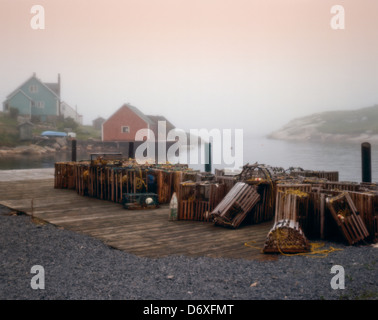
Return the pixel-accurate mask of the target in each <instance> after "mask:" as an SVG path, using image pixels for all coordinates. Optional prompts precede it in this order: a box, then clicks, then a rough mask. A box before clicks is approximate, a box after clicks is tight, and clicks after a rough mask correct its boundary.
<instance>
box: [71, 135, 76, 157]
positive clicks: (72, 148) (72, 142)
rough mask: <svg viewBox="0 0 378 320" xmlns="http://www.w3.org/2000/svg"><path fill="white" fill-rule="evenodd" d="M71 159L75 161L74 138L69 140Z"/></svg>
mask: <svg viewBox="0 0 378 320" xmlns="http://www.w3.org/2000/svg"><path fill="white" fill-rule="evenodd" d="M71 150H72V151H71V161H73V162H76V139H72V141H71Z"/></svg>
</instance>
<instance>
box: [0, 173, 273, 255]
mask: <svg viewBox="0 0 378 320" xmlns="http://www.w3.org/2000/svg"><path fill="white" fill-rule="evenodd" d="M0 188H1V190H2V192H1V194H0V203H1V204H7V205H9V206H10V207H13V208H15V209H17V210H18V209H20V210H21V211H24V212H26V213H28V214H30V213H31V200H32V199H34V204H33V205H34V216H35V217H37V218H40V219H43V220H45V221H48V222H50V223H53V224H55V225H56V226H59V227H63V228H65V229H69V230H73V231H75V232H79V233H82V234H86V235H89V236H92V237H96V238H98V239H100V240H101V241H103V242H104V243H106V244H107V245H109V246H112V247H114V248H117V249H120V250H125V251H127V252H129V253H132V254H136V255H139V256H144V257H153V258H158V257H164V256H168V255H171V254H174V255H185V256H192V257H200V256H207V257H217V258H220V257H223V258H233V259H247V260H252V259H259V260H267V259H272V258H274V257H269V256H266V255H263V254H261V252H260V250H257V249H254V248H250V247H246V246H245V245H244V243H245V242H248V241H254V242H255V245H256V246H258V247H262V246H263V244H264V240H265V236H266V233H267V232H268V230H269V229H270V228H271V222H267V223H265V224H260V225H255V226H253V225H249V226H246V227H245V228H240V229H237V230H232V231H231V230H228V229H225V228H214V227H213V225H212V224H210V223H201V222H198V221H196V222H192V221H174V222H173V221H171V222H170V221H168V212H169V208H168V207H167V206H166V207H162V208H161V209H157V210H140V211H128V210H125V209H123V208H122V205H121V204H118V203H114V202H111V201H103V200H99V199H97V198H92V197H82V196H80V195H79V194H78V193H76V192H75V191H73V190H68V189H64V190H63V189H54V180H36V181H20V182H6V183H5V182H0ZM20 199H21V200H20ZM22 199H23V200H22Z"/></svg>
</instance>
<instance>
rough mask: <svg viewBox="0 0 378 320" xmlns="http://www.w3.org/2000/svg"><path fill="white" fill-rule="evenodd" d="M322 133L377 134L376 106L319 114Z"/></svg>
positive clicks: (377, 114)
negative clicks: (321, 122)
mask: <svg viewBox="0 0 378 320" xmlns="http://www.w3.org/2000/svg"><path fill="white" fill-rule="evenodd" d="M320 117H321V121H323V122H324V123H323V124H322V125H320V126H319V128H318V129H319V131H320V132H322V133H331V134H361V133H370V134H378V105H377V106H373V107H368V108H363V109H359V110H353V111H330V112H324V113H321V114H320Z"/></svg>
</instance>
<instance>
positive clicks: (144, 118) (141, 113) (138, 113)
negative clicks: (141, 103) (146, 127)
mask: <svg viewBox="0 0 378 320" xmlns="http://www.w3.org/2000/svg"><path fill="white" fill-rule="evenodd" d="M126 106H127V107H128V108H129V109H131V110H132V111H133V112H134V113H135V114H136V115H137V116H138V117H140V118H142V119H143V120H144V121H145V122H146V123H148V124H150V125H153V124H154V121H153V120H151V119H150V118H149V117H148V116H146V115H145V114H144V113H143V112H142V111H140V110H139V109H138V108H137V107H134V106H132V105H130V104H127V105H126Z"/></svg>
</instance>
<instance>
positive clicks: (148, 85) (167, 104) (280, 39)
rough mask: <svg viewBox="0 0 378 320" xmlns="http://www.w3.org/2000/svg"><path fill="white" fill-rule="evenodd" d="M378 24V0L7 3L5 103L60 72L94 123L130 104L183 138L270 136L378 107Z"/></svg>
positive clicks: (72, 98)
mask: <svg viewBox="0 0 378 320" xmlns="http://www.w3.org/2000/svg"><path fill="white" fill-rule="evenodd" d="M35 4H39V5H42V6H43V7H44V9H45V29H44V30H33V29H32V28H31V24H30V22H31V19H32V17H33V14H32V13H31V12H30V10H31V7H32V6H33V5H35ZM333 5H342V6H343V7H344V9H345V29H343V30H334V29H332V28H331V24H330V22H331V19H332V17H333V16H335V14H332V13H331V12H330V10H331V7H332V6H333ZM377 16H378V1H377V0H364V1H356V0H344V1H343V0H321V1H319V0H49V1H46V0H38V1H36V0H17V1H15V0H0V40H1V50H0V57H1V59H0V70H1V73H0V75H1V76H0V100H1V102H3V101H4V100H5V98H6V96H7V95H8V94H9V93H10V92H11V91H13V90H14V89H15V88H16V87H17V86H19V85H20V84H21V83H22V82H23V81H25V80H26V79H27V78H29V77H30V76H31V75H32V74H33V72H35V73H36V74H37V77H38V78H40V79H41V80H42V81H43V82H55V81H57V74H58V73H60V74H61V80H62V92H61V97H62V100H64V101H66V102H67V103H68V104H70V105H71V106H73V107H75V106H77V108H78V111H79V112H80V113H81V114H83V116H84V123H85V124H91V122H92V120H93V119H94V118H96V117H98V116H102V117H104V118H107V117H108V116H110V115H111V114H112V113H113V112H115V111H116V110H117V109H118V108H119V107H120V106H121V105H122V104H123V103H125V102H129V103H131V104H132V105H134V106H136V107H138V108H139V109H140V110H141V111H143V112H144V113H146V114H160V115H164V116H166V118H167V119H169V120H170V121H171V122H172V123H173V124H174V125H176V127H178V128H182V129H185V130H188V129H190V128H208V129H211V128H242V129H244V130H245V133H247V132H263V133H268V132H270V131H272V130H275V129H278V128H279V127H281V126H282V125H284V124H285V123H286V122H288V121H289V120H291V119H292V118H295V117H299V116H304V115H307V114H311V113H314V112H320V111H325V110H341V109H355V108H360V107H367V106H371V105H374V104H378V63H377V60H378V19H377Z"/></svg>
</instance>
